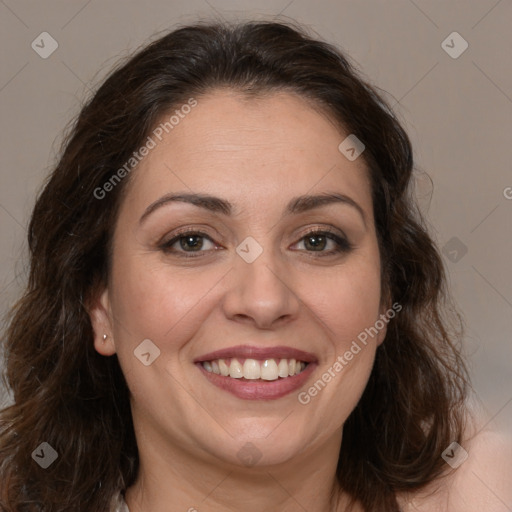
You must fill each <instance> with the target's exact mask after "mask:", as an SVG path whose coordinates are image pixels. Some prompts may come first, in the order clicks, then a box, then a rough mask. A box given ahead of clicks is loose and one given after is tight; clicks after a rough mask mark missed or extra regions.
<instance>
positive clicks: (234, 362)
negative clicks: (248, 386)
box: [200, 357, 309, 381]
mask: <svg viewBox="0 0 512 512" xmlns="http://www.w3.org/2000/svg"><path fill="white" fill-rule="evenodd" d="M200 364H201V365H202V367H203V368H204V369H205V370H206V371H207V372H209V373H214V374H216V375H221V376H223V377H228V378H231V379H242V380H264V381H274V380H278V379H286V378H288V377H293V376H295V375H298V374H300V373H302V372H303V371H304V370H305V369H306V368H307V366H308V364H309V363H307V362H306V361H300V360H296V359H284V358H280V359H276V358H269V359H250V358H245V359H244V358H236V357H232V358H224V359H214V360H211V361H202V362H201V363H200Z"/></svg>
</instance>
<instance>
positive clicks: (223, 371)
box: [219, 359, 229, 377]
mask: <svg viewBox="0 0 512 512" xmlns="http://www.w3.org/2000/svg"><path fill="white" fill-rule="evenodd" d="M219 369H220V374H221V375H223V376H224V377H227V376H228V375H229V366H228V365H227V364H226V361H224V359H219Z"/></svg>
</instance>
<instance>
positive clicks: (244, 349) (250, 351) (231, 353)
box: [194, 345, 317, 363]
mask: <svg viewBox="0 0 512 512" xmlns="http://www.w3.org/2000/svg"><path fill="white" fill-rule="evenodd" d="M231 357H235V358H236V357H240V358H242V359H295V360H299V361H304V362H306V363H312V362H316V360H317V359H316V357H315V355H314V354H312V353H311V352H304V351H303V350H298V349H296V348H293V347H286V346H283V345H281V346H278V347H257V346H252V345H237V346H236V347H228V348H223V349H221V350H215V351H214V352H209V353H208V354H204V355H202V356H199V357H197V358H196V359H194V363H201V362H203V361H214V360H215V359H228V358H231Z"/></svg>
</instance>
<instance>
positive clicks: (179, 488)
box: [91, 90, 423, 512]
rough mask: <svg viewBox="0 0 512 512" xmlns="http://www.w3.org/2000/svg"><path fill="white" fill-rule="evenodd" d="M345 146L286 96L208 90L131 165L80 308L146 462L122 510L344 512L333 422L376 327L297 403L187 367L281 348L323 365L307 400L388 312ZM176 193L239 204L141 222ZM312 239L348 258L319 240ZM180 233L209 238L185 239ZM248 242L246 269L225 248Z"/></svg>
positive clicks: (364, 206) (341, 416) (339, 420)
mask: <svg viewBox="0 0 512 512" xmlns="http://www.w3.org/2000/svg"><path fill="white" fill-rule="evenodd" d="M347 135H348V134H344V133H341V132H340V131H339V129H338V128H337V127H335V126H334V125H333V124H332V123H331V122H330V121H329V120H328V119H327V118H326V117H324V116H323V115H322V114H321V113H320V112H318V111H317V110H315V108H314V107H312V106H311V105H309V104H308V103H306V102H305V101H304V100H303V99H301V98H298V97H296V96H293V95H291V94H285V93H280V94H274V95H271V96H268V97H265V98H263V99H258V100H255V99H251V100H246V99H243V98H242V97H241V96H240V95H239V94H237V93H235V92H230V91H225V90H224V91H215V92H213V93H211V94H209V95H207V96H205V97H202V98H199V99H198V105H197V106H196V107H195V108H194V109H193V110H192V111H191V112H190V113H189V114H187V116H186V117H185V118H184V119H182V120H181V121H180V123H179V124H178V125H177V126H175V127H174V128H173V129H172V131H170V132H169V133H168V134H165V135H164V137H163V139H162V141H161V142H159V143H158V144H157V146H156V147H155V148H154V149H152V150H151V151H150V153H149V154H148V155H147V156H146V157H145V159H144V160H143V161H142V162H141V164H140V165H139V167H138V168H137V169H136V170H135V171H133V175H132V176H131V178H132V181H131V183H130V184H129V187H128V190H127V195H126V197H125V199H124V201H123V204H122V206H121V209H120V213H119V218H118V222H117V225H116V228H115V233H114V250H113V268H112V275H111V276H110V282H109V285H108V288H107V289H106V290H104V292H103V293H102V294H101V296H99V297H98V300H97V302H96V304H95V306H94V308H93V310H92V311H91V318H92V321H93V326H94V331H95V348H96V350H97V351H98V352H99V353H101V354H103V355H105V356H110V355H112V354H114V353H116V354H117V356H118V358H119V361H120V364H121V367H122V370H123V373H124V375H125V378H126V381H127V383H128V386H129V388H130V391H131V395H132V414H133V420H134V425H135V432H136V436H137V442H138V447H139V456H140V462H141V465H140V471H139V476H138V478H137V481H136V482H135V484H134V485H133V486H131V487H130V488H129V489H128V490H127V493H126V500H127V504H128V506H129V508H130V512H147V511H151V512H164V511H165V512H168V511H169V510H172V511H187V510H189V511H191V512H193V511H194V510H197V511H198V512H210V511H218V510H223V511H227V512H229V511H235V510H236V511H240V510H244V511H246V512H256V511H258V512H260V511H261V510H265V511H269V512H272V511H276V512H277V511H280V512H282V511H284V512H292V511H293V512H295V511H297V510H307V511H308V512H327V511H329V512H335V511H338V512H341V511H344V510H346V505H347V497H346V496H345V495H344V494H343V493H342V492H341V491H340V489H339V485H338V483H337V481H336V475H335V470H336V464H337V459H338V453H339V448H340V445H341V442H342V429H343V424H344V422H345V420H346V418H347V417H348V416H349V414H350V413H351V411H352V410H353V409H354V407H355V405H356V404H357V402H358V400H359V398H360V396H361V394H362V392H363V390H364V388H365V386H366V383H367V381H368V378H369V375H370V372H371V368H372V365H373V361H374V356H375V351H376V349H377V347H378V345H379V344H380V343H382V342H385V341H384V338H385V333H386V328H385V326H384V327H383V328H382V329H380V330H379V332H378V334H377V335H375V336H374V337H372V338H370V339H369V342H368V343H367V344H366V345H365V346H364V347H363V349H362V350H361V351H360V352H358V353H357V354H356V355H354V357H353V358H351V360H350V361H347V364H346V365H345V366H344V367H343V369H342V370H341V371H339V372H337V373H336V376H335V377H334V378H332V379H331V380H330V381H329V383H328V384H327V385H326V386H325V387H324V388H323V389H322V390H321V391H320V392H318V394H317V395H316V396H314V397H311V399H310V400H309V402H308V403H307V404H304V403H300V402H299V400H298V391H297V392H292V393H289V394H288V395H286V396H283V397H281V398H278V399H273V400H247V399H242V398H239V397H237V396H234V395H232V394H231V393H229V392H227V391H225V390H223V389H219V388H218V387H216V386H214V385H212V384H211V382H209V380H208V379H207V378H205V376H204V375H203V373H202V372H201V370H200V369H199V368H198V365H196V364H195V363H194V359H196V358H198V357H199V356H201V355H203V354H206V353H208V352H211V351H214V350H219V349H224V348H227V347H231V346H235V345H243V344H249V345H255V346H258V347H274V346H276V345H286V346H290V347H293V348H296V349H300V350H304V351H307V352H310V353H313V354H314V355H315V357H316V359H317V367H316V368H315V369H314V372H313V373H312V374H311V375H310V377H309V378H308V381H307V383H306V384H305V385H304V386H303V387H302V388H301V390H302V391H303V390H308V389H309V388H310V387H311V386H312V384H313V383H314V382H316V381H317V380H318V379H321V377H322V375H323V374H324V373H326V372H328V370H329V368H332V366H333V363H334V362H335V361H336V358H337V357H338V356H340V355H343V354H345V353H346V352H347V351H349V349H350V347H351V346H352V342H353V341H354V340H356V339H357V336H358V335H359V334H360V333H361V332H363V331H364V330H365V328H368V327H370V326H373V325H375V322H376V321H377V320H378V319H379V318H380V315H382V314H385V312H386V311H387V310H389V308H390V306H391V305H390V304H388V303H387V302H386V301H385V300H384V298H383V297H382V293H381V287H380V256H379V250H378V244H377V237H376V233H375V226H374V218H373V208H372V201H371V193H370V182H369V178H368V173H367V170H366V166H365V164H364V162H363V160H362V158H358V159H356V160H355V161H353V162H352V161H349V160H348V159H347V158H345V156H343V155H342V154H341V153H340V151H339V150H338V145H339V144H340V142H341V141H342V140H343V139H344V138H345V137H346V136H347ZM170 193H175V194H176V193H180V194H181V193H183V194H189V193H198V194H209V195H211V196H215V197H218V198H222V199H223V200H225V201H229V202H230V203H231V204H232V210H233V211H232V213H231V215H227V214H226V213H221V212H212V211H210V210H206V209H204V208H200V207H198V206H194V205H192V204H189V203H185V202H181V201H180V202H176V201H173V202H167V203H165V204H161V205H160V206H158V207H154V208H153V209H152V211H151V212H149V213H148V214H147V215H144V213H145V212H147V211H148V210H147V209H148V207H150V205H154V204H155V202H156V201H158V200H160V199H161V198H162V197H163V196H166V195H168V194H170ZM334 193H336V194H340V195H343V196H345V198H348V200H347V199H346V200H345V201H343V202H336V203H331V204H328V205H323V206H319V207H316V208H314V209H311V210H308V211H304V212H301V213H286V206H287V205H288V203H289V202H290V201H291V200H292V199H293V198H296V197H298V196H301V195H305V194H310V195H312V194H334ZM142 217H144V218H142ZM180 229H181V231H180V232H179V233H178V230H180ZM313 229H314V230H315V231H319V232H323V233H324V234H325V230H326V229H327V230H328V231H330V232H331V233H332V234H333V235H336V236H337V237H339V238H340V239H343V240H346V241H348V243H349V245H350V248H347V247H346V244H345V245H343V244H339V243H336V242H335V239H331V238H329V237H324V238H320V239H319V238H316V239H315V240H312V239H311V236H312V235H311V233H310V231H312V230H313ZM186 231H189V232H196V233H197V232H198V231H199V232H201V236H202V238H201V237H199V239H197V238H196V239H194V244H192V245H187V243H186V242H187V240H184V239H183V237H184V235H183V233H184V232H186ZM178 235H181V236H182V239H181V241H180V240H177V239H176V236H178ZM188 236H190V235H188ZM317 236H318V234H317ZM247 237H252V239H254V240H255V241H256V242H257V244H258V245H259V247H260V248H261V249H262V253H261V254H260V255H259V256H258V257H257V258H256V259H255V260H254V261H252V262H250V263H248V262H247V261H245V260H244V259H243V258H242V257H241V256H240V254H239V253H237V252H236V249H237V247H239V246H240V244H241V243H242V242H243V241H244V240H246V238H247ZM185 238H186V237H185ZM173 240H176V241H175V242H174V243H173V244H172V245H170V244H169V242H170V241H173ZM189 241H190V240H189ZM198 242H200V243H199V247H200V248H199V249H198V250H197V249H196V248H197V243H198ZM166 243H167V247H165V248H164V247H163V245H164V244H166ZM201 244H202V245H201ZM342 247H345V248H344V249H342ZM337 248H339V249H340V250H337ZM192 249H194V250H192ZM189 253H192V257H189V258H187V257H186V256H187V254H189ZM104 333H107V334H108V337H107V338H106V340H105V339H103V334H104ZM147 339H149V340H151V342H152V343H153V344H154V346H156V347H158V349H159V351H160V355H159V357H158V358H156V359H155V360H154V362H153V363H152V364H150V365H148V366H146V365H144V364H142V363H141V361H140V360H139V359H138V358H137V357H134V350H135V349H136V348H137V347H138V346H139V345H140V343H141V342H142V341H143V340H147ZM331 371H332V370H331ZM301 390H299V391H301ZM247 443H251V445H252V446H254V447H255V453H256V454H257V457H256V458H257V460H256V458H255V460H256V462H254V461H253V462H254V463H251V464H250V465H247V463H246V462H244V461H243V460H242V459H243V458H242V457H241V456H240V451H241V450H243V449H244V447H246V446H247ZM403 503H404V507H406V508H405V510H417V509H416V508H410V507H411V506H412V505H409V504H408V499H407V500H406V499H405V498H404V500H403ZM414 506H416V505H414ZM171 507H172V508H171ZM353 510H354V512H357V510H358V508H357V507H356V508H354V509H353ZM418 510H423V509H418Z"/></svg>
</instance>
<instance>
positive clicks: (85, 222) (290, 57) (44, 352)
mask: <svg viewBox="0 0 512 512" xmlns="http://www.w3.org/2000/svg"><path fill="white" fill-rule="evenodd" d="M221 87H228V88H230V89H232V90H236V91H238V92H240V93H241V94H246V95H249V96H251V95H252V96H257V95H259V94H266V93H272V92H274V91H285V92H292V93H295V94H298V95H300V96H301V97H303V98H304V99H305V100H308V101H311V102H313V103H314V104H315V105H316V106H317V108H318V109H319V110H320V111H322V112H324V113H325V114H326V115H328V116H329V117H330V118H331V119H333V120H334V121H335V122H336V123H337V125H338V126H339V127H340V129H341V130H343V132H344V133H354V134H356V135H357V137H358V138H359V139H360V140H361V141H362V142H363V143H364V144H365V146H366V150H365V151H364V153H363V155H362V158H364V160H365V163H366V164H367V168H368V170H369V174H370V177H371V183H372V197H373V207H374V212H375V224H376V229H377V236H378V242H379V248H380V255H381V260H382V279H383V285H384V286H383V293H385V294H386V295H387V296H388V297H389V298H390V299H391V301H390V302H398V303H399V304H400V305H401V306H402V310H401V311H400V313H399V314H397V315H396V317H395V318H394V319H393V320H392V321H391V322H390V323H389V325H388V331H387V336H386V339H385V342H384V343H383V344H382V345H381V346H380V347H379V348H378V350H377V354H376V359H375V364H374V368H373V371H372V373H371V376H370V379H369V382H368V384H367V386H366V389H365V391H364V394H363V396H362V398H361V400H360V401H359V403H358V404H357V406H356V408H355V409H354V411H353V412H352V413H351V415H350V417H349V418H348V420H347V421H346V423H345V425H344V431H343V443H342V447H341V451H340V455H339V463H338V468H337V473H338V475H339V482H340V485H341V486H342V488H343V489H344V490H345V491H346V492H347V493H348V494H349V495H350V496H352V497H353V499H354V500H358V501H359V502H360V503H361V504H362V506H363V507H364V509H365V510H366V511H375V510H379V511H381V512H397V511H398V510H399V508H398V504H397V500H396V496H397V495H398V493H401V492H404V491H414V490H416V489H419V488H421V487H423V486H425V485H426V484H428V483H429V482H432V481H433V480H435V479H436V478H438V477H440V475H441V474H442V473H443V472H444V467H443V466H445V465H444V462H443V460H442V458H441V456H440V455H441V452H442V451H443V450H444V449H445V448H446V447H447V446H448V445H449V444H450V443H451V442H452V441H454V440H459V441H460V440H461V439H462V436H463V432H464V425H465V407H464V403H465V396H466V390H467V385H468V384H467V383H468V377H467V371H466V369H465V365H464V362H463V359H462V356H461V349H460V339H461V334H462V327H461V322H460V317H459V315H458V314H457V313H456V311H455V309H454V308H453V307H452V302H451V300H450V298H449V295H448V293H447V289H446V277H445V270H444V267H443V263H442V260H441V258H440V255H439V252H438V250H437V248H436V246H435V244H434V242H433V241H432V239H431V238H430V236H429V235H428V233H427V229H426V224H425V221H424V220H423V219H422V216H421V214H420V212H419V211H418V208H417V207H416V206H415V202H414V199H413V195H412V194H411V183H412V181H411V178H412V175H413V174H412V173H413V157H412V149H411V144H410V141H409V139H408V136H407V135H406V133H405V132H404V130H403V128H402V127H401V125H400V123H399V122H398V121H397V118H396V116H395V115H394V114H393V113H392V111H391V109H390V107H389V106H388V105H387V103H386V101H385V100H384V99H383V97H382V94H381V93H380V92H378V90H377V88H376V87H374V86H371V85H370V84H369V83H368V81H366V80H365V79H363V78H362V74H361V73H360V72H359V71H357V69H356V66H354V64H352V63H351V62H350V61H349V60H348V58H347V57H346V56H344V55H343V53H341V52H340V51H339V50H338V49H337V48H336V47H334V46H332V45H331V44H328V43H326V42H323V41H321V39H320V38H318V37H316V36H315V37H312V36H310V35H308V34H307V33H306V31H305V30H304V29H303V28H301V27H300V26H298V25H296V24H295V23H293V22H286V23H281V22H279V23H278V22H269V21H263V22H261V21H258V22H238V23H224V22H198V23H197V24H194V25H189V26H185V27H181V28H178V29H176V30H174V31H172V32H169V33H167V34H166V35H164V36H163V37H160V38H159V39H158V40H156V41H154V42H152V43H150V44H148V45H147V46H145V47H144V48H142V49H141V50H139V51H138V52H137V53H136V54H135V55H134V56H132V57H131V58H130V59H129V60H128V61H127V62H123V63H122V64H120V65H119V66H118V67H117V68H116V69H115V70H114V71H113V72H111V74H110V75H109V76H108V78H107V79H106V80H105V81H104V82H103V84H102V85H101V86H100V87H99V88H98V90H97V92H96V93H95V94H94V95H93V96H92V98H91V99H90V100H89V101H88V102H87V103H86V104H85V105H84V106H83V108H82V110H81V112H80V114H79V115H78V117H77V119H76V121H75V122H74V124H73V126H72V128H71V129H70V130H69V133H68V135H67V137H66V139H65V141H64V144H63V148H62V151H61V156H60V160H59V162H58V164H57V165H56V167H55V169H54V170H53V172H52V174H51V175H50V176H49V178H48V180H47V182H46V183H45V186H44V187H43V189H42V191H41V192H40V194H39V196H38V198H37V201H36V204H35V208H34V210H33V214H32V217H31V220H30V225H29V230H28V247H29V252H30V274H29V278H28V283H27V287H26V291H25V292H24V294H23V296H22V297H21V299H20V300H19V301H18V303H17V304H16V305H15V307H14V308H13V309H12V311H11V313H10V315H9V325H8V328H7V330H6V333H5V337H4V340H3V344H4V348H5V362H6V369H5V376H4V381H5V383H6V385H7V386H8V387H9V388H10V389H11V390H12V393H13V398H14V402H13V404H12V405H10V406H8V407H6V408H5V409H3V410H2V411H1V413H0V506H1V507H2V510H4V511H7V512H22V511H42V510H44V511H45V512H64V511H66V512H69V511H80V512H84V511H86V512H88V511H90V512H108V511H109V510H110V507H111V505H112V504H111V500H112V498H113V496H115V495H116V494H117V493H119V491H122V490H124V489H126V488H127V487H129V486H130V485H132V484H133V482H134V481H135V478H136V475H137V471H138V452H137V444H136V439H135V435H134V429H133V423H132V418H131V412H130V403H129V391H128V388H127V385H126V382H125V380H124V377H123V374H122V372H121V369H120V366H119V362H118V360H117V357H116V356H113V357H103V356H101V355H99V354H98V353H97V352H96V351H95V350H94V348H93V330H92V325H91V320H90V317H89V314H88V308H87V304H88V301H89V300H90V299H91V297H92V296H93V294H95V293H97V291H98V290H99V289H101V287H104V286H106V285H107V282H108V276H109V272H110V265H111V246H110V243H111V240H112V234H113V230H114V227H115V225H116V216H117V213H118V210H119V205H120V202H121V201H122V199H123V190H125V189H126V185H127V183H129V182H130V176H128V177H126V178H124V179H123V180H121V182H120V183H119V184H118V185H117V186H115V187H114V188H113V190H112V191H111V192H109V194H108V196H107V197H106V198H105V199H98V198H97V197H95V194H94V191H95V190H97V188H98V187H101V186H102V185H103V184H104V183H105V182H106V181H108V180H109V179H110V178H111V177H112V175H113V173H114V172H115V171H116V170H117V169H119V168H120V167H121V166H122V165H123V164H124V163H125V162H126V161H128V159H129V158H130V156H131V155H132V153H133V151H135V150H137V149H138V148H140V147H141V145H142V144H143V143H144V141H145V139H146V137H147V136H148V134H149V133H151V130H152V129H154V127H155V125H156V123H157V122H158V121H159V119H161V117H162V115H163V114H165V113H167V112H168V111H170V110H171V109H173V108H175V107H176V106H180V105H182V104H184V103H185V102H186V101H187V99H189V98H190V97H194V98H200V97H201V96H202V95H205V94H208V93H209V92H211V91H213V90H215V89H217V88H221ZM135 172H136V171H135ZM41 442H47V443H49V444H50V445H51V446H52V447H53V448H54V449H55V450H56V451H57V453H58V455H59V456H58V458H57V460H56V461H55V462H54V463H53V464H52V465H51V466H50V467H49V468H48V469H46V470H43V469H42V468H41V467H39V465H38V464H36V463H35V462H34V460H32V458H31V454H32V453H33V451H34V450H35V448H36V447H37V446H38V445H40V443H41Z"/></svg>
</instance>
